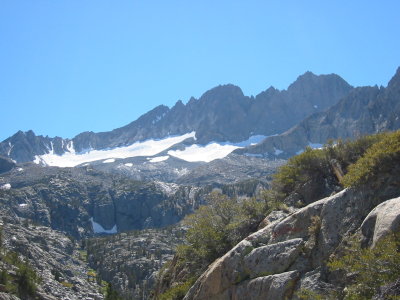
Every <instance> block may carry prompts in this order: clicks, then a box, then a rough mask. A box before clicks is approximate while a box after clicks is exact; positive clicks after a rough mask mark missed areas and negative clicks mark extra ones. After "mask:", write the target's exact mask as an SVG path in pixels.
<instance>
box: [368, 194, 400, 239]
mask: <svg viewBox="0 0 400 300" xmlns="http://www.w3.org/2000/svg"><path fill="white" fill-rule="evenodd" d="M399 229H400V197H399V198H394V199H391V200H387V201H385V202H383V203H381V204H379V205H378V206H377V207H375V208H374V209H373V210H372V211H371V212H370V213H369V214H368V216H367V217H366V218H365V220H364V222H363V223H362V225H361V233H362V235H363V246H371V247H374V246H375V245H376V243H377V242H379V241H380V240H381V239H382V238H384V237H385V236H387V235H388V234H389V233H392V232H396V231H399Z"/></svg>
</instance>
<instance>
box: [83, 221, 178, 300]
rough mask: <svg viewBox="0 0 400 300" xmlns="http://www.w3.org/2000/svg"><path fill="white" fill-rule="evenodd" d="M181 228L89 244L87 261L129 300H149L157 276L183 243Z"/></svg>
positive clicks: (136, 233)
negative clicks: (177, 247) (176, 248)
mask: <svg viewBox="0 0 400 300" xmlns="http://www.w3.org/2000/svg"><path fill="white" fill-rule="evenodd" d="M182 234H183V232H182V229H180V228H176V227H169V228H167V229H146V230H143V231H130V232H126V233H121V234H118V235H114V236H106V237H98V238H93V239H90V240H87V241H86V247H85V249H86V250H87V254H88V256H87V257H88V262H89V264H90V266H91V267H92V268H93V269H95V270H96V271H97V272H98V274H99V275H100V276H101V278H102V279H103V280H106V281H107V282H110V283H111V284H112V286H113V287H114V289H116V290H117V291H118V292H119V293H120V295H123V296H125V297H126V298H127V299H128V298H129V299H138V300H139V299H149V298H150V292H151V289H152V287H153V285H154V282H155V279H156V274H157V272H158V271H159V270H160V268H161V267H162V265H163V264H164V263H165V262H166V261H167V260H170V259H172V257H173V253H174V249H175V247H176V246H177V245H178V244H181V243H182V242H183V241H182V239H181V237H182Z"/></svg>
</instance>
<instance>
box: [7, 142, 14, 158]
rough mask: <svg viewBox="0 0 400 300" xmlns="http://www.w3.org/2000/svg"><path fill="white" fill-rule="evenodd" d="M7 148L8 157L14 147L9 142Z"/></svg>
mask: <svg viewBox="0 0 400 300" xmlns="http://www.w3.org/2000/svg"><path fill="white" fill-rule="evenodd" d="M8 146H9V147H10V148H9V149H8V152H7V156H10V154H11V150H12V148H13V147H14V145H12V144H11V142H8Z"/></svg>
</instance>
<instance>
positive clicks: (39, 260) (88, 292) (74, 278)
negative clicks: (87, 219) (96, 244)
mask: <svg viewBox="0 0 400 300" xmlns="http://www.w3.org/2000/svg"><path fill="white" fill-rule="evenodd" d="M1 222H2V236H3V245H2V247H3V249H6V250H7V251H14V252H16V253H18V256H19V257H20V259H22V260H23V261H25V262H28V263H29V265H30V266H31V267H32V268H33V269H34V270H35V271H36V273H37V274H38V275H39V276H40V278H41V281H40V282H39V283H38V289H37V297H38V298H37V299H41V300H56V299H70V300H79V299H87V300H89V299H90V300H102V299H103V298H104V297H103V295H102V294H100V293H99V290H100V286H99V285H98V284H97V283H96V280H91V279H90V278H88V275H87V274H88V272H89V266H88V264H87V263H86V262H85V261H83V260H82V259H81V258H80V255H79V251H78V250H79V247H78V244H77V243H76V242H75V241H74V240H72V239H70V238H69V237H67V236H66V235H65V234H63V233H61V232H59V231H56V230H52V229H50V228H49V227H45V226H37V225H34V224H32V223H31V222H30V221H29V220H26V219H25V220H24V219H20V218H10V216H5V215H3V214H2V215H1ZM3 251H4V250H3ZM2 267H3V266H2ZM7 271H8V272H12V270H11V269H10V270H7ZM1 297H2V298H1ZM0 299H10V300H15V299H19V298H17V297H15V296H11V295H9V294H1V295H0Z"/></svg>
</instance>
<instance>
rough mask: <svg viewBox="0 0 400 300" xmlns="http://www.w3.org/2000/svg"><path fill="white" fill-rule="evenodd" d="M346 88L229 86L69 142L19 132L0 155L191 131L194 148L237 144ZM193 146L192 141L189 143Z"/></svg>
mask: <svg viewBox="0 0 400 300" xmlns="http://www.w3.org/2000/svg"><path fill="white" fill-rule="evenodd" d="M351 89H352V87H351V86H350V85H349V84H348V83H346V82H345V81H344V80H343V79H342V78H340V77H339V76H337V75H334V74H331V75H320V76H316V75H314V74H312V73H311V72H307V73H305V74H304V75H302V76H300V77H299V78H297V80H296V81H295V82H294V83H293V84H292V85H290V86H289V87H288V89H287V90H283V91H279V90H276V89H274V88H269V89H268V90H266V91H265V92H262V93H260V94H259V95H257V96H256V97H255V98H254V97H247V96H245V95H244V94H243V92H242V90H241V89H240V88H239V87H237V86H234V85H232V84H227V85H220V86H217V87H215V88H213V89H211V90H209V91H207V92H205V93H204V94H203V95H202V96H201V97H200V98H199V99H195V98H191V99H190V100H189V102H188V103H187V104H186V105H185V104H183V103H182V101H178V102H177V103H176V104H175V106H173V107H172V108H168V107H166V106H164V105H160V106H158V107H156V108H154V109H153V110H151V111H149V112H148V113H146V114H144V115H142V116H141V117H140V118H138V119H137V120H136V121H134V122H132V123H130V124H128V125H126V126H124V127H121V128H117V129H114V130H112V131H109V132H100V133H94V132H83V133H81V134H79V135H77V136H76V137H74V138H73V139H62V138H59V137H55V138H49V137H47V136H46V137H43V136H36V135H35V134H34V133H33V132H32V131H27V132H22V131H19V132H17V133H16V134H15V135H13V136H12V137H10V138H8V139H6V140H4V141H3V142H1V143H0V155H4V156H7V157H9V158H12V159H14V160H15V161H17V162H27V161H33V160H34V159H35V156H36V155H43V154H46V153H54V154H58V155H61V154H63V153H65V152H68V151H72V150H74V151H76V152H77V153H78V152H82V151H87V150H88V149H96V150H99V149H105V148H113V147H120V146H123V145H130V144H133V143H134V142H137V141H143V140H146V139H160V138H164V137H166V136H171V135H182V134H186V133H189V132H192V131H195V132H196V138H197V143H200V144H207V143H209V142H211V141H217V142H225V141H231V142H240V141H244V140H247V139H248V138H249V137H250V136H252V135H267V136H268V135H272V134H277V133H280V132H283V131H285V130H287V129H289V128H290V127H292V126H294V125H295V124H297V123H298V122H299V121H301V120H302V119H304V118H305V117H306V116H309V115H310V114H312V113H314V112H319V111H323V110H325V109H326V108H328V107H329V106H331V105H333V104H335V103H337V101H339V99H340V98H342V97H343V96H345V95H347V94H348V92H349V91H350V90H351ZM192 142H193V141H192Z"/></svg>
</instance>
